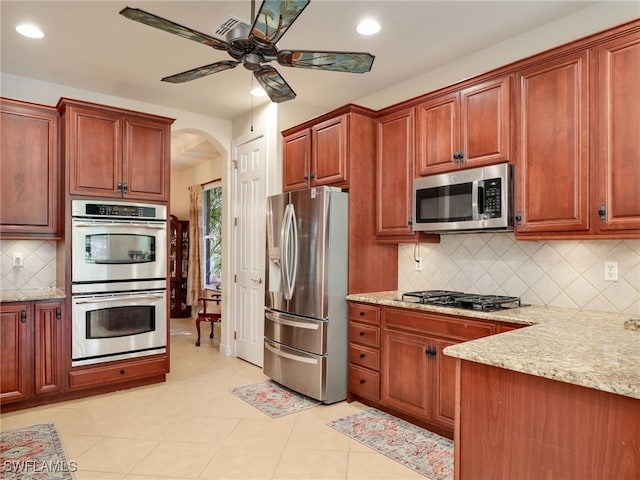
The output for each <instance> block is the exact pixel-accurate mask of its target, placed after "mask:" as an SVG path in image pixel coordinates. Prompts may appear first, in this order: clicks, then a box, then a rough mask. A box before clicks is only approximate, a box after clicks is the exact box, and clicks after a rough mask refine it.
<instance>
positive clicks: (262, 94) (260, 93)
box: [249, 87, 267, 97]
mask: <svg viewBox="0 0 640 480" xmlns="http://www.w3.org/2000/svg"><path fill="white" fill-rule="evenodd" d="M249 93H250V94H251V95H252V96H254V97H266V96H267V92H265V91H264V90H263V89H262V88H260V87H256V88H252V89H251V91H249Z"/></svg>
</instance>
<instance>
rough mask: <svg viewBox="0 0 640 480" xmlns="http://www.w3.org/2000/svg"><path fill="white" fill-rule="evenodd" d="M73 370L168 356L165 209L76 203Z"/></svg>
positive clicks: (143, 205)
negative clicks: (108, 362) (80, 367)
mask: <svg viewBox="0 0 640 480" xmlns="http://www.w3.org/2000/svg"><path fill="white" fill-rule="evenodd" d="M71 210H72V222H71V223H72V235H71V262H72V264H71V313H72V328H71V338H72V362H71V365H72V366H74V367H75V366H80V365H88V364H93V363H101V362H107V361H113V360H121V359H125V358H134V357H140V356H146V355H152V354H158V353H165V352H166V345H167V210H166V206H164V205H156V204H142V203H125V202H118V201H111V200H109V201H105V202H104V203H99V202H97V201H95V200H73V201H72V204H71Z"/></svg>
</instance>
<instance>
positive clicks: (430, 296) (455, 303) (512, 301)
mask: <svg viewBox="0 0 640 480" xmlns="http://www.w3.org/2000/svg"><path fill="white" fill-rule="evenodd" d="M400 300H401V301H403V302H410V303H424V304H426V305H438V306H441V307H453V308H462V309H465V310H482V311H490V312H492V311H496V310H504V309H507V308H517V307H526V306H527V305H525V304H523V303H522V301H521V300H520V297H509V296H506V295H479V294H476V293H464V292H456V291H450V290H423V291H417V292H406V293H403V294H402V297H401V299H400Z"/></svg>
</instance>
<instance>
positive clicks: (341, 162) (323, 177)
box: [283, 114, 350, 191]
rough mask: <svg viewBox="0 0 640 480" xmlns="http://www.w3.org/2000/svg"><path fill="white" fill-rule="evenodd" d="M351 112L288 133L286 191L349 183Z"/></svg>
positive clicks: (285, 156) (346, 184)
mask: <svg viewBox="0 0 640 480" xmlns="http://www.w3.org/2000/svg"><path fill="white" fill-rule="evenodd" d="M349 119H350V118H349V115H348V114H342V115H339V116H337V117H335V118H330V119H328V120H325V121H323V122H320V123H318V124H316V125H312V126H311V127H308V128H305V129H304V130H301V131H299V132H295V133H292V134H289V135H287V136H285V137H284V150H283V163H284V166H283V171H284V182H283V183H284V185H283V189H284V191H291V190H299V189H301V188H308V187H314V186H319V185H333V186H339V187H346V186H348V183H349V142H350V139H349Z"/></svg>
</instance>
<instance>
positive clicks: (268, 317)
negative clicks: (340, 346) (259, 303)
mask: <svg viewBox="0 0 640 480" xmlns="http://www.w3.org/2000/svg"><path fill="white" fill-rule="evenodd" d="M264 336H265V337H266V338H269V339H271V340H273V341H275V342H278V343H283V344H285V345H289V346H291V347H293V348H297V349H300V350H304V351H306V352H312V353H316V354H318V355H324V354H326V353H327V322H326V321H324V320H314V319H310V318H303V317H298V316H294V315H288V314H286V313H282V312H274V311H272V310H269V309H267V310H266V312H265V319H264Z"/></svg>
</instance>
